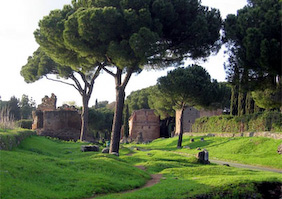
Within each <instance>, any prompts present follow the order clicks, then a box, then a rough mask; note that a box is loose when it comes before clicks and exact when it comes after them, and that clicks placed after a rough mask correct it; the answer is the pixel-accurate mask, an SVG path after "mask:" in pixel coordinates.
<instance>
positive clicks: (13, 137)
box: [0, 129, 36, 150]
mask: <svg viewBox="0 0 282 199" xmlns="http://www.w3.org/2000/svg"><path fill="white" fill-rule="evenodd" d="M32 135H36V132H35V131H31V130H26V129H16V130H7V131H3V130H1V131H0V150H11V149H12V148H13V147H16V146H18V145H19V144H20V143H21V141H22V140H24V139H25V138H27V137H30V136H32Z"/></svg>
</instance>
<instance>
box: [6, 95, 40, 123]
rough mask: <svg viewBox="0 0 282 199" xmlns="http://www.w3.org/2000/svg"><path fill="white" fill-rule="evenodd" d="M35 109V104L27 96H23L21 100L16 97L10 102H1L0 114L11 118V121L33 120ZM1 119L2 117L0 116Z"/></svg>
mask: <svg viewBox="0 0 282 199" xmlns="http://www.w3.org/2000/svg"><path fill="white" fill-rule="evenodd" d="M34 109H35V102H34V101H33V100H32V98H31V99H29V97H28V96H27V95H22V98H21V100H19V99H17V98H16V97H15V96H13V97H11V98H10V100H9V101H1V100H0V112H2V117H10V119H11V120H20V119H31V118H32V111H33V110H34ZM0 118H1V116H0Z"/></svg>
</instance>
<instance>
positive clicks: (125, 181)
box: [0, 136, 149, 199]
mask: <svg viewBox="0 0 282 199" xmlns="http://www.w3.org/2000/svg"><path fill="white" fill-rule="evenodd" d="M80 145H81V143H73V142H69V143H68V142H62V141H56V140H50V139H47V138H44V137H37V136H35V137H32V138H28V139H26V140H24V141H23V142H22V143H21V145H20V146H19V147H18V148H15V149H14V150H13V151H0V155H1V159H0V179H1V181H0V187H1V188H0V192H1V198H5V199H10V198H11V199H12V198H13V199H15V198H29V199H30V198H58V199H59V198H60V199H61V198H83V197H89V196H92V195H96V194H101V193H111V192H119V191H122V190H127V189H132V188H135V187H139V186H142V185H143V184H145V183H146V181H147V180H148V179H149V175H148V174H147V173H146V172H144V171H142V170H140V169H137V168H135V167H133V166H130V165H128V164H127V163H126V162H125V161H123V160H122V159H120V158H118V157H116V156H113V155H109V154H102V153H82V152H80ZM117 182H118V183H117Z"/></svg>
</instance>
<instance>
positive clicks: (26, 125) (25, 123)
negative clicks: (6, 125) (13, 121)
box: [17, 120, 33, 129]
mask: <svg viewBox="0 0 282 199" xmlns="http://www.w3.org/2000/svg"><path fill="white" fill-rule="evenodd" d="M32 122H33V121H32V120H19V121H17V126H18V127H20V128H23V129H32Z"/></svg>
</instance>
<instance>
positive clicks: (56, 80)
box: [45, 75, 79, 91]
mask: <svg viewBox="0 0 282 199" xmlns="http://www.w3.org/2000/svg"><path fill="white" fill-rule="evenodd" d="M45 77H46V79H48V80H51V81H54V82H59V83H62V84H66V85H69V86H73V87H74V88H75V89H76V90H78V91H79V89H78V87H77V86H76V85H74V84H71V83H68V82H64V81H62V80H58V79H53V78H49V77H48V76H47V75H45Z"/></svg>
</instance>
